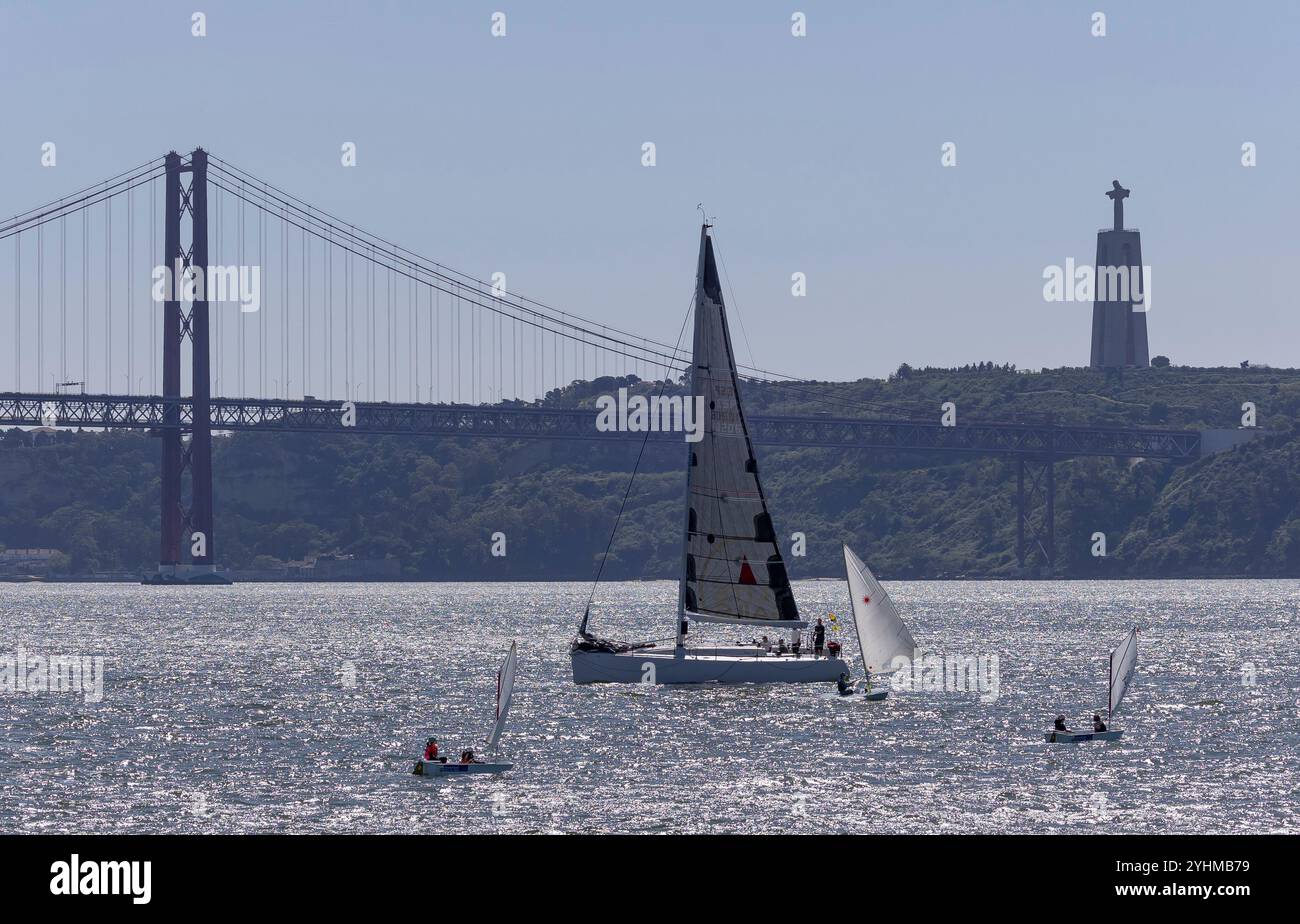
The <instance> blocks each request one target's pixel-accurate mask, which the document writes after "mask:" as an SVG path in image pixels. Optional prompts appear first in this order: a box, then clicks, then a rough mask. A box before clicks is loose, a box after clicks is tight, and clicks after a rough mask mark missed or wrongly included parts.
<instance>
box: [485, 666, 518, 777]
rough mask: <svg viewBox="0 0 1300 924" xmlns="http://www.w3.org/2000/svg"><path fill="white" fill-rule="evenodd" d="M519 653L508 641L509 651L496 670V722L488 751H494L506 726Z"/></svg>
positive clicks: (489, 740)
mask: <svg viewBox="0 0 1300 924" xmlns="http://www.w3.org/2000/svg"><path fill="white" fill-rule="evenodd" d="M518 662H519V655H518V652H517V650H516V647H515V643H514V642H511V643H510V653H509V654H507V655H506V659H505V660H504V661H502V662H501V667H500V669H499V670H497V722H496V725H494V726H493V728H492V737H491V738H489V739H488V751H489V753H491V752H494V751H496V749H497V744H498V743H499V742H500V741H501V732H502V731H503V730H504V729H505V727H506V713H507V712H509V711H510V696H511V694H512V693H514V691H515V665H516V664H517V663H518Z"/></svg>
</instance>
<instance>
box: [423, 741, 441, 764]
mask: <svg viewBox="0 0 1300 924" xmlns="http://www.w3.org/2000/svg"><path fill="white" fill-rule="evenodd" d="M424 759H425V760H437V759H438V739H437V738H430V739H429V740H428V741H426V742H424Z"/></svg>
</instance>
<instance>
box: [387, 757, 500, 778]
mask: <svg viewBox="0 0 1300 924" xmlns="http://www.w3.org/2000/svg"><path fill="white" fill-rule="evenodd" d="M513 766H514V764H499V763H479V764H461V763H453V762H452V761H450V760H449V761H447V762H446V763H445V764H444V763H442V762H440V761H436V760H429V761H424V760H417V761H416V762H415V769H414V770H412V771H411V772H412V773H414V774H415V775H416V776H454V775H456V774H466V773H505V772H506V771H507V770H509V769H511V768H512V767H513Z"/></svg>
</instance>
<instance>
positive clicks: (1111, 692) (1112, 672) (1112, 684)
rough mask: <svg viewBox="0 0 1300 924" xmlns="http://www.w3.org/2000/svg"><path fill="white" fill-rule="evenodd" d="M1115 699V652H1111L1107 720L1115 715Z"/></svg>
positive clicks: (1107, 683) (1107, 688) (1107, 684)
mask: <svg viewBox="0 0 1300 924" xmlns="http://www.w3.org/2000/svg"><path fill="white" fill-rule="evenodd" d="M1114 701H1115V652H1113V651H1112V652H1111V653H1110V672H1109V674H1108V677H1107V681H1106V721H1107V722H1110V720H1111V719H1112V718H1114V716H1115V707H1114V706H1112V705H1111V703H1113V702H1114Z"/></svg>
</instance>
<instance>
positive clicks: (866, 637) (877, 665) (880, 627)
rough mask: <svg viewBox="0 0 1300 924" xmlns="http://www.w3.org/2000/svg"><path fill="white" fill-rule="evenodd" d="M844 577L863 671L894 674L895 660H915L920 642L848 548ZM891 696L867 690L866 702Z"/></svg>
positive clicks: (863, 565) (882, 589) (868, 571)
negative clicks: (913, 657)
mask: <svg viewBox="0 0 1300 924" xmlns="http://www.w3.org/2000/svg"><path fill="white" fill-rule="evenodd" d="M844 573H845V576H846V577H847V578H848V581H849V596H850V597H851V598H852V600H853V629H854V631H855V632H856V633H857V636H858V653H859V655H860V656H861V657H862V669H863V671H864V672H866V674H867V676H868V677H870V676H871V675H873V674H874V675H876V676H880V675H881V674H883V673H886V672H890V671H892V670H893V667H892V665H893V663H894V659H895V658H900V657H903V658H911V657H912V655H913V654H914V653H915V651H916V639H914V638H912V633H911V632H909V631H908V629H907V624H906V623H905V622H903V617H901V616H899V615H898V609H897V608H896V607H895V606H894V601H893V600H891V599H889V594H887V593H885V588H884V587H883V586H881V583H880V582H879V581H877V580H876V576H875V575H874V574H872V573H871V569H870V568H868V567H867V566H866V564H865V563H864V562H863V561H862V559H860V558H858V556H856V555H854V554H853V550H852V549H850V548H849V547H848V546H847V545H846V546H844ZM888 695H889V691H888V690H867V691H866V693H865V694H864V695H863V699H868V700H878V699H884V698H885V697H886V696H888Z"/></svg>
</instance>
